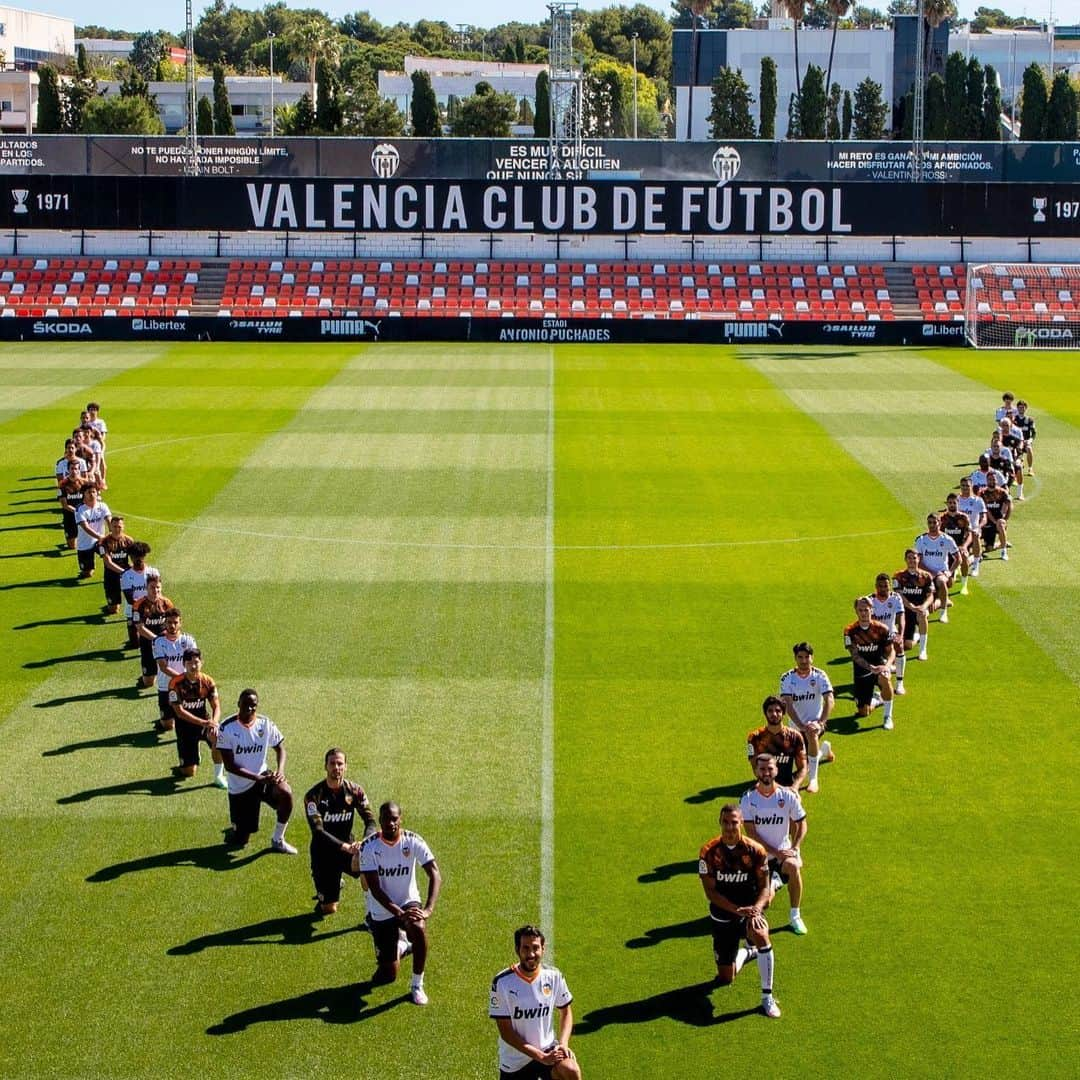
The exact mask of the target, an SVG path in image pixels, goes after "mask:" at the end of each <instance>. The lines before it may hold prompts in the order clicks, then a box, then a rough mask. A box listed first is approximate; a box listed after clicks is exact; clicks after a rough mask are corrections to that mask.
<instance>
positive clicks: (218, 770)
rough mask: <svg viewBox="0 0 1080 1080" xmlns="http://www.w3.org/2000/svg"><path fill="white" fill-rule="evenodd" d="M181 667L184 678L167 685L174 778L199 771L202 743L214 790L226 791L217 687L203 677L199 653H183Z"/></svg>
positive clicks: (191, 650) (187, 650)
mask: <svg viewBox="0 0 1080 1080" xmlns="http://www.w3.org/2000/svg"><path fill="white" fill-rule="evenodd" d="M183 663H184V674H183V675H178V676H177V677H176V678H174V679H171V680H170V682H169V706H170V707H171V708H172V711H173V716H174V717H175V718H176V753H177V756H178V757H179V758H180V764H179V765H177V766H176V767H175V768H174V769H173V771H174V772H175V773H176V774H177V775H178V776H194V775H195V773H196V771H197V770H198V767H199V743H200V742H205V743H207V744H208V745H209V747H210V756H211V759H212V760H213V762H214V785H215V787H219V788H224V787H228V786H229V785H228V782H227V781H226V779H225V765H224V763H223V762H222V760H221V755H220V754H219V753H218V750H217V736H218V728H219V725H220V724H221V702H220V701H219V700H218V691H217V686H216V685H215V684H214V680H213V679H211V678H210V676H209V675H206V674H204V673H203V670H202V650H201V649H185V650H184V656H183Z"/></svg>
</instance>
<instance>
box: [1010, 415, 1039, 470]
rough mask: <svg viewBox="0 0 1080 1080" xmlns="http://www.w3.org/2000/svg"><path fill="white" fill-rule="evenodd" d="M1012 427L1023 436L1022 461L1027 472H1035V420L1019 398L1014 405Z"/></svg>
mask: <svg viewBox="0 0 1080 1080" xmlns="http://www.w3.org/2000/svg"><path fill="white" fill-rule="evenodd" d="M1012 420H1013V426H1014V427H1018V428H1019V429H1020V430H1021V432H1023V435H1024V460H1025V461H1026V462H1027V471H1028V472H1029V473H1033V472H1034V471H1035V446H1034V443H1035V435H1036V432H1035V418H1034V417H1033V416H1032V415H1031V414H1030V413H1029V412H1028V403H1027V402H1026V401H1025V400H1024V399H1023V398H1021V399H1020V400H1019V401H1018V402H1017V403H1016V415H1015V416H1014V417H1013V418H1012Z"/></svg>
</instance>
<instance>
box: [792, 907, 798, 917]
mask: <svg viewBox="0 0 1080 1080" xmlns="http://www.w3.org/2000/svg"><path fill="white" fill-rule="evenodd" d="M799 915H800V912H799V909H798V908H797V907H793V908H792V909H791V917H792V918H793V919H797V918H798V917H799Z"/></svg>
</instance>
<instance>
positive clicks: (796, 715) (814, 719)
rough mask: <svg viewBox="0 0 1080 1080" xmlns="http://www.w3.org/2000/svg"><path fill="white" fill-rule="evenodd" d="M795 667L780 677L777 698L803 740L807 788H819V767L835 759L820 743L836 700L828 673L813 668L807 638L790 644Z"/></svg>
mask: <svg viewBox="0 0 1080 1080" xmlns="http://www.w3.org/2000/svg"><path fill="white" fill-rule="evenodd" d="M791 651H792V654H793V655H794V657H795V666H794V667H793V668H791V669H790V670H788V671H785V672H784V674H783V675H781V676H780V698H781V700H782V701H783V702H784V708H785V709H786V710H787V714H788V718H789V719H790V720H791V722H792V724H793V725H794V726H795V729H796V730H797V731H798V732H800V733H801V734H802V736H803V738H804V739H805V740H806V753H807V775H808V782H807V785H806V790H807V791H809V792H810V793H811V794H813V793H814V792H816V791H817V790H818V766H819V765H820V764H821V763H822V762H829V761H834V760H835V754H834V753H833V750H832V747H830V746H829V745H828V744H827V743H825V744H824V745H823V744H822V737H823V736H824V734H825V730H826V727H827V725H828V723H829V715H830V714H831V713H832V711H833V705H834V704H835V703H836V696H835V694H834V693H833V688H832V683H831V682H829V676H828V675H826V674H825V672H824V671H822V670H821V668H818V667H814V647H813V646H812V645H811V644H810V643H809V642H808V641H800V642H799V643H798V644H797V645H793V646H792V649H791Z"/></svg>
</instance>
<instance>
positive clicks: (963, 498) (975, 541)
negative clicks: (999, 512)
mask: <svg viewBox="0 0 1080 1080" xmlns="http://www.w3.org/2000/svg"><path fill="white" fill-rule="evenodd" d="M956 508H957V510H959V511H960V513H962V514H965V515H967V519H968V524H969V525H970V526H971V547H970V549H969V550H970V552H971V576H972V577H978V576H979V564H980V563H981V562H982V530H983V525H985V524H986V503H985V502H983V499H982V496H981V495H976V494H975V491H974V489H973V488H972V486H971V477H970V476H962V477H961V478H960V496H959V498H958V499H957V500H956Z"/></svg>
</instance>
